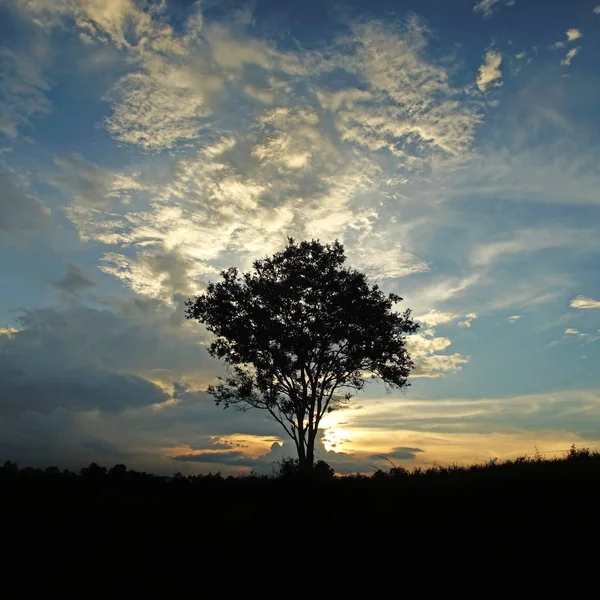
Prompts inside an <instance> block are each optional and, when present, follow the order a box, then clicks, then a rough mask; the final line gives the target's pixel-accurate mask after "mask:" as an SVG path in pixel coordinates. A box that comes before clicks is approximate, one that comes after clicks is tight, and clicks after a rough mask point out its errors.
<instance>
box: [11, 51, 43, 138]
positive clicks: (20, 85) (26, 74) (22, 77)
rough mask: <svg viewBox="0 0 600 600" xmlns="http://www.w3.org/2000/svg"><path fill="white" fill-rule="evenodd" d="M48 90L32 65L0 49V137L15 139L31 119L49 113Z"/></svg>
mask: <svg viewBox="0 0 600 600" xmlns="http://www.w3.org/2000/svg"><path fill="white" fill-rule="evenodd" d="M49 90H50V85H49V83H48V82H47V81H46V80H45V79H44V78H43V77H42V75H41V74H40V72H39V69H38V66H37V64H36V61H34V60H33V59H30V58H28V57H25V56H17V55H16V54H14V53H13V52H11V51H10V50H9V49H8V48H2V49H0V133H1V134H4V135H5V136H7V137H9V138H16V137H17V136H18V134H19V129H20V128H22V127H27V126H31V122H30V118H31V117H34V116H36V115H41V114H45V113H48V112H50V108H51V103H50V101H49V100H48V98H47V96H46V93H47V92H48V91H49Z"/></svg>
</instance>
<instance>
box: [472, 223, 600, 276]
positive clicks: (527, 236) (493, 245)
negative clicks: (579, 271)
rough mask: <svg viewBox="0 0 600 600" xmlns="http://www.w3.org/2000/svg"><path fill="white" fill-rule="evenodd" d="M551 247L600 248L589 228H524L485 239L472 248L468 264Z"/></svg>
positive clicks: (477, 264) (590, 249)
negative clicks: (498, 239)
mask: <svg viewBox="0 0 600 600" xmlns="http://www.w3.org/2000/svg"><path fill="white" fill-rule="evenodd" d="M551 248H572V249H574V250H580V251H594V250H597V249H599V248H600V242H597V241H596V239H595V236H593V235H592V230H587V229H570V228H560V229H559V228H556V229H551V228H532V227H530V228H525V229H521V230H519V231H516V232H515V233H514V235H513V236H512V237H510V238H508V239H504V240H500V241H494V242H488V243H486V244H480V245H477V246H475V247H474V249H473V250H472V252H471V259H470V260H471V264H472V265H474V266H478V267H487V266H490V265H493V264H494V263H497V262H500V261H502V260H506V259H507V258H510V257H516V256H518V255H520V254H529V253H532V252H540V251H542V250H548V249H551Z"/></svg>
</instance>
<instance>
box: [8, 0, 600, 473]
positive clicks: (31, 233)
mask: <svg viewBox="0 0 600 600" xmlns="http://www.w3.org/2000/svg"><path fill="white" fill-rule="evenodd" d="M0 42H1V43H0V274H1V275H0V282H1V294H0V349H1V352H2V359H3V360H2V363H1V364H0V376H1V377H0V380H1V383H0V440H1V441H0V459H1V460H7V459H11V460H17V461H19V462H21V463H22V464H34V465H40V466H48V465H49V464H57V465H59V466H69V467H76V466H80V465H81V464H84V463H86V462H88V463H89V462H90V461H92V460H96V461H99V462H102V463H104V464H112V463H115V462H126V463H127V464H128V465H130V466H132V467H136V468H145V469H148V470H153V471H157V472H167V473H170V472H173V471H176V470H181V471H186V472H194V471H208V470H213V471H214V470H217V469H220V470H222V471H223V472H236V471H240V470H248V469H251V468H254V469H257V470H263V471H265V470H266V471H269V470H270V463H271V462H272V461H273V460H274V459H277V458H279V457H280V456H281V455H282V453H291V448H290V446H289V444H288V442H287V441H285V440H284V439H283V437H281V435H282V434H281V432H280V431H279V429H278V427H277V425H276V424H274V423H271V422H270V421H268V420H267V419H266V418H265V417H264V415H262V414H260V413H258V414H257V413H252V414H251V413H246V414H240V413H235V412H233V411H231V412H230V411H222V410H221V409H218V408H216V407H214V406H213V403H212V400H211V399H210V397H208V396H207V395H206V394H205V393H204V392H203V390H204V389H205V388H206V385H207V384H208V383H210V382H211V381H212V380H213V379H214V378H215V377H216V376H217V375H218V374H219V373H220V372H221V366H220V365H219V364H218V363H217V362H216V361H214V360H213V359H211V358H210V357H209V356H208V354H207V352H206V344H207V343H208V342H209V340H210V338H209V337H208V335H207V333H206V332H205V331H204V330H203V328H202V327H201V326H199V325H198V324H195V323H191V322H189V321H185V319H184V312H183V302H184V301H185V300H186V299H187V298H188V297H190V296H191V295H193V294H195V293H199V292H201V291H202V289H203V288H204V286H205V285H206V283H207V282H208V281H211V280H214V279H216V278H217V277H218V273H219V271H220V270H221V269H223V268H226V267H229V266H233V265H235V266H238V267H240V268H241V269H246V268H248V267H249V266H250V264H251V262H252V260H253V259H255V258H257V257H263V256H265V255H268V254H272V253H273V252H276V251H277V250H279V249H280V248H281V247H282V246H283V245H284V243H285V240H286V237H287V236H290V235H291V236H293V237H294V238H296V239H307V238H308V239H309V238H319V239H321V240H322V241H332V240H334V239H339V240H340V241H342V242H343V243H344V245H345V248H346V252H347V256H348V260H349V263H350V264H351V265H352V266H354V267H357V268H359V269H362V270H364V271H366V272H367V273H368V275H369V276H370V278H371V280H372V281H377V282H378V283H379V284H380V285H381V287H382V288H384V289H385V290H386V291H393V292H396V293H398V294H400V295H401V296H402V297H403V298H404V299H405V300H404V302H403V304H402V306H403V307H404V306H406V307H410V308H411V309H412V310H413V312H414V315H415V316H416V318H417V319H418V320H419V321H420V322H421V324H422V328H421V330H420V332H419V333H418V334H417V335H415V336H413V337H412V338H411V339H410V341H409V343H410V348H411V351H412V355H413V357H414V359H415V361H416V363H417V369H416V370H415V374H414V377H413V378H412V387H411V388H410V389H409V390H408V391H407V393H405V394H403V395H398V396H394V395H386V393H385V390H384V389H383V388H382V387H381V386H378V385H372V386H371V387H368V388H367V389H366V390H365V391H364V392H363V393H362V394H361V395H360V396H359V397H358V398H356V402H355V407H354V408H353V409H351V410H348V411H344V412H341V413H338V414H334V415H332V417H331V418H330V421H329V422H328V423H327V426H326V431H325V432H324V436H323V438H322V440H321V443H320V453H321V457H322V458H325V459H326V460H328V461H329V462H330V463H331V464H332V465H333V466H334V467H335V468H336V469H337V470H339V471H342V472H343V471H353V470H354V471H355V470H365V471H369V470H372V469H373V467H372V465H374V464H379V463H378V461H379V462H381V459H380V458H377V457H378V456H381V455H387V456H390V457H393V458H394V460H398V461H403V464H406V465H407V466H410V465H413V464H415V465H416V464H421V465H422V464H432V463H434V462H438V463H440V462H452V461H458V462H464V463H469V462H473V461H480V460H487V459H490V458H493V457H501V458H503V457H507V458H510V457H513V458H514V457H515V456H518V455H519V454H525V453H532V452H533V451H534V447H537V448H538V449H539V450H540V451H542V452H548V453H553V452H556V451H561V450H566V449H567V448H568V447H569V446H570V444H571V443H573V442H575V443H577V444H578V445H589V446H591V447H598V445H599V438H600V371H599V370H598V364H599V359H600V278H599V277H598V271H599V269H598V264H599V262H598V258H599V256H598V255H599V251H600V236H599V235H598V231H599V226H600V193H599V191H600V165H599V148H600V116H599V114H598V109H597V107H598V105H599V100H600V77H599V73H598V67H597V64H598V60H597V57H598V50H599V43H600V5H598V2H597V0H595V1H594V0H592V1H587V0H580V1H577V2H558V1H556V2H549V1H547V0H544V1H538V0H514V1H510V0H483V1H481V2H475V1H474V0H444V1H442V0H422V1H419V2H416V1H415V2H391V1H390V2H383V1H381V2H359V1H356V2H331V3H328V2H323V1H319V2H316V1H314V2H312V1H310V2H303V3H297V2H262V1H256V2H252V3H248V2H241V1H240V2H233V1H232V2H215V1H212V2H209V1H207V2H183V1H181V0H180V1H174V0H172V1H170V2H166V1H163V2H158V1H157V2H144V1H139V2H135V1H134V0H105V1H102V2H100V1H98V0H55V1H53V2H48V1H45V0H0Z"/></svg>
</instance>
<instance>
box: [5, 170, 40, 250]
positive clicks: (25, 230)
mask: <svg viewBox="0 0 600 600" xmlns="http://www.w3.org/2000/svg"><path fill="white" fill-rule="evenodd" d="M28 188H29V180H28V179H27V178H25V177H23V176H20V175H17V174H16V173H14V172H12V171H4V172H0V234H3V235H6V236H9V237H11V238H13V239H18V238H19V236H22V235H25V234H30V233H33V232H35V231H37V230H40V229H41V228H42V227H44V226H45V225H46V224H47V223H48V222H49V218H50V215H51V211H50V208H49V207H48V206H47V205H46V204H45V203H44V202H42V201H41V200H39V199H38V198H37V197H36V196H33V195H31V194H29V193H28Z"/></svg>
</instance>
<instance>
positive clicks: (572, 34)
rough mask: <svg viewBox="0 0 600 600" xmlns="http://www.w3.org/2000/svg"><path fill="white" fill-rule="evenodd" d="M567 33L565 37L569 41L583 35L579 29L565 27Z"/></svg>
mask: <svg viewBox="0 0 600 600" xmlns="http://www.w3.org/2000/svg"><path fill="white" fill-rule="evenodd" d="M566 35H567V39H568V40H569V42H573V41H574V40H578V39H579V38H582V37H583V33H581V31H580V30H579V29H574V28H573V29H567V32H566Z"/></svg>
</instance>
